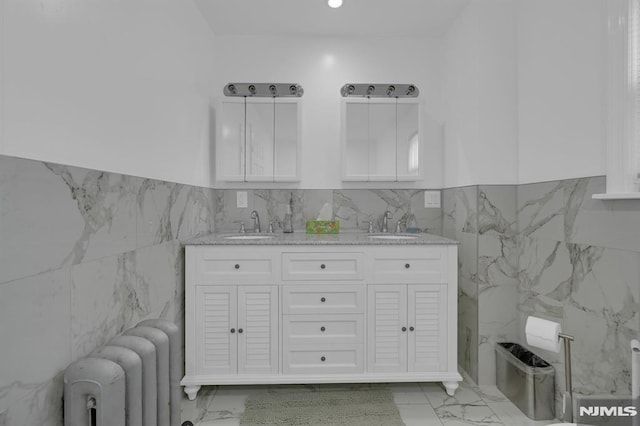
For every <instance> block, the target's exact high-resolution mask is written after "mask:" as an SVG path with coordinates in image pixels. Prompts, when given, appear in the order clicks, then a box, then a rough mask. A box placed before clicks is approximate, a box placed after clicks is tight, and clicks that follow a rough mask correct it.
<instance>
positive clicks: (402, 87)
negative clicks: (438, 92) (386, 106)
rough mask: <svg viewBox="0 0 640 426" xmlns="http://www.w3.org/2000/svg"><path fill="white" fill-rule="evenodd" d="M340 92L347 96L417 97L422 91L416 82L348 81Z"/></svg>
mask: <svg viewBox="0 0 640 426" xmlns="http://www.w3.org/2000/svg"><path fill="white" fill-rule="evenodd" d="M340 94H341V95H342V96H343V97H345V98H346V97H349V96H351V97H365V98H417V97H418V95H419V94H420V91H419V90H418V87H417V86H416V85H415V84H371V83H366V84H355V83H347V84H345V85H344V86H342V88H341V89H340Z"/></svg>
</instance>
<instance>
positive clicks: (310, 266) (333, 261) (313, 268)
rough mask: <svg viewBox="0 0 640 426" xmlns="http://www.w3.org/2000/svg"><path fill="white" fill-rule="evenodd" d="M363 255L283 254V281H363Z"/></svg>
mask: <svg viewBox="0 0 640 426" xmlns="http://www.w3.org/2000/svg"><path fill="white" fill-rule="evenodd" d="M363 268H364V254H363V253H283V254H282V279H283V280H284V281H300V280H307V281H309V280H317V281H327V280H340V281H344V280H362V279H363V275H364V273H363Z"/></svg>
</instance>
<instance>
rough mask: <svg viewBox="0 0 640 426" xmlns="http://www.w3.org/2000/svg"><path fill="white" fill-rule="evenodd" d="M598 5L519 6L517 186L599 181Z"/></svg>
mask: <svg viewBox="0 0 640 426" xmlns="http://www.w3.org/2000/svg"><path fill="white" fill-rule="evenodd" d="M602 1H603V0H519V1H518V11H517V23H518V122H519V135H518V139H519V156H518V164H519V178H518V182H519V183H530V182H540V181H548V180H556V179H566V178H576V177H585V176H597V175H604V174H605V173H606V161H605V159H606V149H605V127H604V126H605V123H604V119H605V113H606V111H605V109H604V99H605V98H604V86H603V85H604V77H603V73H604V64H605V56H604V46H603V31H604V29H603V24H604V18H603V12H604V9H603V3H602Z"/></svg>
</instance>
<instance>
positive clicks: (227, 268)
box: [195, 250, 276, 284]
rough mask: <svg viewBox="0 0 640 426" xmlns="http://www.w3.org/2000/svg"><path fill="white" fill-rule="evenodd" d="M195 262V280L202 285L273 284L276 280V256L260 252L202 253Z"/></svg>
mask: <svg viewBox="0 0 640 426" xmlns="http://www.w3.org/2000/svg"><path fill="white" fill-rule="evenodd" d="M197 255H198V257H199V258H198V259H197V260H196V262H195V265H196V276H195V279H196V280H197V281H198V282H200V283H220V284H234V283H244V284H247V283H256V284H263V283H272V282H273V281H274V280H275V266H276V262H275V256H273V255H271V254H269V253H266V252H264V251H259V252H255V253H252V252H251V251H249V252H243V253H242V254H241V256H239V255H238V253H225V252H224V251H221V250H215V251H214V250H211V251H205V250H203V251H201V252H199V253H198V254H197Z"/></svg>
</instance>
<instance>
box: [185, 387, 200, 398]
mask: <svg viewBox="0 0 640 426" xmlns="http://www.w3.org/2000/svg"><path fill="white" fill-rule="evenodd" d="M199 390H200V386H185V387H184V393H186V394H187V396H188V397H189V401H193V400H194V399H196V395H197V394H198V391H199Z"/></svg>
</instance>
